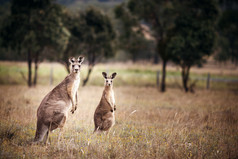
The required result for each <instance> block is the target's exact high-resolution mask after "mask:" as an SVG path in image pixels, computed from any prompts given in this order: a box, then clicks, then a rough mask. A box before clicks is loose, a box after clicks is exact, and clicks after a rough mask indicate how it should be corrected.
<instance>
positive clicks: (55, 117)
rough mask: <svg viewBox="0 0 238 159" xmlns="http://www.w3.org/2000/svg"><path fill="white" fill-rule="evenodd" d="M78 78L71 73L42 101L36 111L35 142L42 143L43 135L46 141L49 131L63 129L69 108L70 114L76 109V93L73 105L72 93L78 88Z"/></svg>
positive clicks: (77, 75)
mask: <svg viewBox="0 0 238 159" xmlns="http://www.w3.org/2000/svg"><path fill="white" fill-rule="evenodd" d="M80 65H81V63H80ZM78 78H79V74H76V73H74V72H71V73H70V74H69V75H68V76H67V77H66V78H65V79H64V80H63V81H62V82H61V83H60V84H58V85H57V86H56V87H55V88H54V89H53V90H52V91H51V92H49V93H48V94H47V95H46V96H45V98H44V99H43V100H42V102H41V104H40V106H39V107H38V109H37V130H36V134H35V139H34V141H35V142H39V141H42V140H43V138H44V136H45V135H46V137H45V140H44V141H46V140H47V137H48V133H49V131H52V130H54V129H57V128H63V127H64V124H65V121H66V119H67V117H68V112H69V110H70V108H72V109H71V112H72V113H74V111H75V110H76V109H77V101H78V100H77V98H78V97H77V94H78V93H77V92H76V97H75V100H76V103H75V102H74V100H73V99H74V98H73V96H74V95H73V92H72V91H73V88H74V87H75V89H76V88H78V86H77V84H79V83H75V81H76V80H80V79H78Z"/></svg>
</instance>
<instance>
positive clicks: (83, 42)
mask: <svg viewBox="0 0 238 159" xmlns="http://www.w3.org/2000/svg"><path fill="white" fill-rule="evenodd" d="M66 22H68V24H70V25H71V26H69V25H67V26H68V28H69V31H70V33H71V35H72V36H71V38H70V42H69V45H68V46H67V49H66V50H65V52H64V55H63V61H65V63H66V60H67V59H66V57H67V56H69V55H73V54H76V53H77V52H82V54H84V55H85V56H86V57H87V61H88V73H87V76H86V78H85V79H84V80H83V86H85V85H86V84H87V82H88V80H89V77H90V74H91V72H92V70H93V67H94V66H95V65H96V64H97V63H98V62H99V61H100V60H101V59H102V58H104V57H110V56H112V55H113V54H114V51H113V40H114V39H115V32H114V29H113V26H112V24H111V21H110V19H109V17H108V16H107V15H105V14H104V13H103V12H101V11H100V10H98V9H96V8H88V9H87V10H86V11H81V12H80V13H79V15H78V16H76V17H67V19H66ZM65 66H66V67H67V68H68V66H67V65H65Z"/></svg>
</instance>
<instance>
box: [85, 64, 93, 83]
mask: <svg viewBox="0 0 238 159" xmlns="http://www.w3.org/2000/svg"><path fill="white" fill-rule="evenodd" d="M92 70H93V66H92V65H89V66H88V74H87V77H86V78H85V79H84V80H83V87H84V86H86V84H87V83H88V80H89V77H90V74H91V72H92Z"/></svg>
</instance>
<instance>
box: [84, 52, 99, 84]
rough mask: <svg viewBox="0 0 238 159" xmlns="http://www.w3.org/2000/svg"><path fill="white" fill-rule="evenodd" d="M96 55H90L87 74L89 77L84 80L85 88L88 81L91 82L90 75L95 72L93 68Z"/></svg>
mask: <svg viewBox="0 0 238 159" xmlns="http://www.w3.org/2000/svg"><path fill="white" fill-rule="evenodd" d="M95 60H96V59H95V53H91V54H90V53H88V74H87V77H86V78H85V79H84V80H83V87H84V86H86V84H87V82H88V80H89V77H90V74H91V72H92V70H93V67H94V65H95Z"/></svg>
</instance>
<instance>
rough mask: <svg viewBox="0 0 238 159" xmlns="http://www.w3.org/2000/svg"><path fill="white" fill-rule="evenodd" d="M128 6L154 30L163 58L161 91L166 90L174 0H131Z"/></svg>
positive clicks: (158, 49)
mask: <svg viewBox="0 0 238 159" xmlns="http://www.w3.org/2000/svg"><path fill="white" fill-rule="evenodd" d="M127 6H128V8H129V10H130V12H131V13H132V14H133V15H134V16H137V17H138V19H139V20H143V21H145V22H146V23H147V24H149V25H150V26H151V29H152V30H153V36H154V38H155V41H156V52H157V53H158V54H159V56H160V58H161V59H162V80H161V87H160V88H161V91H162V92H164V91H165V86H166V81H165V79H166V64H167V62H168V61H169V60H170V58H171V56H170V54H169V52H167V51H166V49H167V44H168V42H169V41H170V37H171V29H172V28H173V19H174V16H175V14H174V11H173V10H174V5H173V1H172V0H150V1H147V0H140V1H137V0H129V2H128V5H127Z"/></svg>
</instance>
